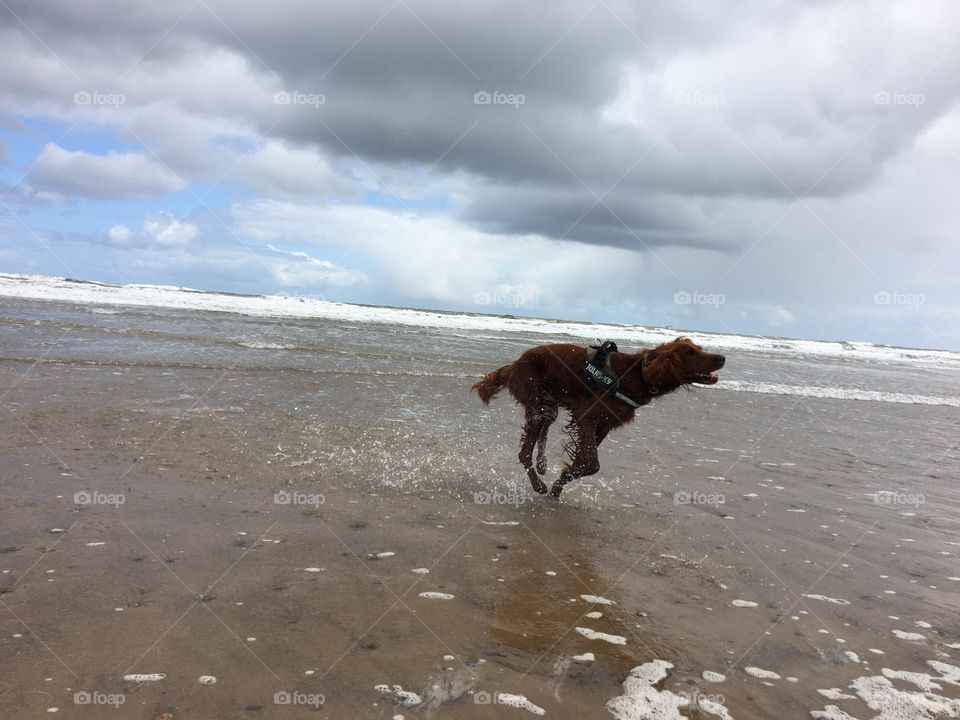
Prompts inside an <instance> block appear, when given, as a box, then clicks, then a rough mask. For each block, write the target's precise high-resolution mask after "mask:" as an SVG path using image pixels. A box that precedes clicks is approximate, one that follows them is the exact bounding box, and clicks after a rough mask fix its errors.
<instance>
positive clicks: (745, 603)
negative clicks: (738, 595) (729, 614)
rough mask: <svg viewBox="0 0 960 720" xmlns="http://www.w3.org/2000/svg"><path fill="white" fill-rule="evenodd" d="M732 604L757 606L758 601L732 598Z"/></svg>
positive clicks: (744, 606)
mask: <svg viewBox="0 0 960 720" xmlns="http://www.w3.org/2000/svg"><path fill="white" fill-rule="evenodd" d="M730 604H731V605H733V606H734V607H738V608H755V607H757V603H755V602H754V601H753V600H731V601H730Z"/></svg>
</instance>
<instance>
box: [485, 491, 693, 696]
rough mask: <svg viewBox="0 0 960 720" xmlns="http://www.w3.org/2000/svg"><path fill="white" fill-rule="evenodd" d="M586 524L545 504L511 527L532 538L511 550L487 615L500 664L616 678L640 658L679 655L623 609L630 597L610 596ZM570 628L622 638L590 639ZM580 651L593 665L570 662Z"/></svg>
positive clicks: (557, 677) (575, 512) (613, 587)
mask: <svg viewBox="0 0 960 720" xmlns="http://www.w3.org/2000/svg"><path fill="white" fill-rule="evenodd" d="M585 530H586V527H585V519H584V513H583V512H582V510H580V509H578V508H575V507H572V506H564V505H560V504H556V505H555V506H553V507H548V508H546V511H545V512H543V513H542V514H539V515H538V516H537V518H536V524H535V525H533V524H531V523H530V522H522V523H521V525H520V527H519V528H518V530H517V532H518V533H519V532H522V533H526V534H527V535H529V536H531V538H532V539H533V540H534V542H533V543H532V544H530V545H525V547H524V549H523V550H522V551H518V552H515V553H511V556H510V557H511V566H512V567H511V577H510V578H508V579H507V580H506V581H505V582H504V583H502V585H501V586H502V588H503V592H502V593H501V594H500V596H499V598H498V599H497V600H496V601H495V603H494V607H493V611H492V613H491V614H490V617H489V621H488V632H489V634H490V637H491V638H492V639H494V640H495V641H496V642H497V643H498V644H499V645H500V646H501V650H500V652H501V657H499V658H498V659H497V660H498V662H500V663H501V664H503V665H506V666H507V667H510V668H511V669H513V670H516V671H518V672H520V673H523V674H532V675H541V676H550V677H552V678H554V681H555V682H560V681H562V679H563V677H564V676H565V675H566V674H567V673H568V672H570V673H574V674H576V675H582V674H585V673H589V672H594V671H596V670H602V671H604V672H608V673H614V674H617V675H618V676H620V677H622V676H623V675H625V674H626V673H627V672H629V670H630V669H631V668H633V667H635V666H636V665H638V664H640V663H643V662H648V661H649V660H652V659H655V658H664V659H670V660H675V659H676V657H677V656H678V655H679V654H680V651H679V650H678V648H676V647H672V646H670V645H669V644H668V643H666V642H665V641H664V639H663V637H661V635H660V634H659V633H658V632H657V629H656V627H655V626H654V624H653V623H652V622H650V621H649V620H647V619H646V618H644V617H642V616H639V615H637V614H636V613H635V612H634V611H633V610H631V609H630V607H631V606H632V605H634V604H636V600H637V598H631V602H629V603H627V605H625V604H624V602H621V601H620V600H618V599H617V596H618V591H617V584H616V583H617V580H618V578H617V577H616V576H611V575H610V573H604V572H601V571H600V570H598V568H597V566H596V565H595V563H594V562H593V558H594V557H595V556H596V549H595V548H591V547H589V546H588V545H587V543H588V542H589V537H590V535H589V533H585V532H584V531H585ZM548 548H549V549H548ZM582 596H586V598H584V597H582ZM594 596H595V597H596V599H594ZM603 599H608V600H610V601H612V603H611V604H606V603H603V602H602V600H603ZM591 600H593V602H591ZM597 613H600V617H596V614H597ZM588 615H589V616H588ZM577 628H581V629H588V630H593V631H596V632H597V633H603V634H605V635H608V636H612V637H617V636H620V637H623V638H625V639H626V640H627V642H625V643H624V644H615V643H613V642H609V641H607V640H604V639H589V638H588V637H585V636H584V635H583V634H581V633H580V632H578V631H577ZM585 653H593V655H594V656H595V657H596V660H595V663H593V665H594V667H593V668H592V669H590V668H589V667H587V666H586V665H585V664H583V663H574V664H571V663H572V660H571V658H573V656H580V655H583V654H585ZM576 668H580V669H579V670H577V669H576Z"/></svg>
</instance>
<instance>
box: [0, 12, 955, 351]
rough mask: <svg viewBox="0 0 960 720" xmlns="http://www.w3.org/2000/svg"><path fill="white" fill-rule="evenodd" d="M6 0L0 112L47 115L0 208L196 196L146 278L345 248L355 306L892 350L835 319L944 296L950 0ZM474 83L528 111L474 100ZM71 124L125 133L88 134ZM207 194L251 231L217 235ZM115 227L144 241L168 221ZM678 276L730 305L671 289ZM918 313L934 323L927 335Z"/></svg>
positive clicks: (945, 299)
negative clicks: (851, 340) (480, 300)
mask: <svg viewBox="0 0 960 720" xmlns="http://www.w3.org/2000/svg"><path fill="white" fill-rule="evenodd" d="M9 6H10V9H11V10H12V11H13V12H14V13H16V14H17V16H19V17H20V18H21V19H22V21H23V23H25V25H26V26H28V27H30V28H31V29H33V30H34V31H35V32H36V36H34V35H32V34H31V33H30V32H27V31H26V30H25V29H24V26H21V25H9V24H8V25H7V26H5V27H4V28H3V29H0V60H2V62H0V110H5V111H7V112H8V113H10V116H11V117H13V116H16V115H22V116H25V117H27V116H28V117H31V118H42V119H44V120H50V119H52V120H54V121H57V122H59V123H61V124H62V128H63V129H64V130H67V129H69V131H68V133H67V137H66V138H65V139H63V140H57V144H47V145H46V146H45V147H43V149H42V151H40V153H39V157H38V158H37V159H38V167H37V168H35V170H34V171H33V172H32V173H31V174H30V175H29V177H28V180H29V182H28V183H27V184H26V185H23V186H19V187H18V188H17V190H16V193H14V192H11V194H10V196H9V198H8V199H16V200H17V202H18V203H20V204H21V205H22V206H24V207H26V206H27V205H34V206H38V205H42V204H44V203H45V204H47V205H51V204H52V203H53V202H55V201H59V202H63V201H69V199H71V198H83V197H93V198H97V199H124V198H145V197H156V196H157V195H162V194H164V193H171V192H183V191H184V190H185V189H186V187H187V183H190V184H194V183H196V184H201V185H202V184H204V183H206V184H207V185H209V186H212V188H213V189H215V190H216V192H212V191H211V192H210V193H209V194H207V195H205V196H204V201H203V203H202V204H209V205H211V206H212V207H213V210H209V211H207V210H204V209H203V208H202V207H201V208H200V212H198V213H196V214H194V215H193V216H191V217H189V218H184V219H183V220H182V222H184V223H189V224H192V225H193V226H195V227H196V228H199V229H200V231H201V232H202V236H203V239H204V243H203V247H199V246H200V245H201V244H200V243H197V242H195V241H194V240H193V236H191V237H190V238H188V239H187V240H182V238H184V237H186V235H185V234H184V233H187V234H189V231H187V230H185V229H182V228H181V229H179V230H177V229H168V233H169V234H168V235H166V236H163V237H164V238H166V239H165V240H164V241H163V242H158V245H157V248H156V249H157V250H159V251H161V252H157V253H154V252H153V251H151V253H150V257H151V262H152V263H154V267H155V268H157V272H158V273H159V272H164V273H168V272H173V270H171V268H173V267H175V266H176V267H177V268H179V270H178V271H179V272H183V273H190V272H193V271H192V270H191V269H190V267H191V266H190V265H189V261H190V258H193V260H194V261H195V260H196V258H197V257H198V256H199V255H200V254H201V253H205V254H204V255H203V257H204V258H205V260H204V262H207V261H210V262H213V260H212V258H213V257H217V258H218V261H219V262H222V263H224V265H223V267H222V268H220V271H219V274H218V275H217V277H220V278H221V279H223V278H227V277H228V273H229V272H236V273H243V272H252V273H253V276H254V277H252V278H250V279H249V280H247V279H242V280H241V279H235V280H234V281H232V282H235V283H237V284H243V285H244V286H245V287H246V286H247V285H246V284H247V283H249V285H250V286H251V287H254V286H256V284H257V282H262V283H264V284H265V285H267V284H269V286H270V287H274V286H275V283H277V282H278V278H279V279H285V280H286V281H294V280H295V276H294V275H293V273H295V272H298V273H301V277H302V278H304V282H305V283H306V284H303V285H301V287H305V288H307V287H310V285H309V283H310V282H312V281H315V282H317V283H318V287H319V286H320V285H322V284H323V283H324V282H325V281H324V279H323V276H322V273H323V272H327V273H333V275H331V277H334V278H336V277H338V276H337V273H338V272H339V270H340V269H346V268H347V267H348V266H349V267H350V268H354V267H357V268H360V269H357V270H356V272H359V273H362V274H363V276H364V277H365V278H366V279H367V280H368V282H367V283H366V284H364V283H361V282H356V283H353V284H348V285H342V286H340V288H341V289H342V291H343V292H344V293H345V294H348V293H356V294H353V295H349V297H353V298H361V297H362V298H363V299H364V300H367V301H373V302H376V301H378V300H385V299H389V300H390V301H391V302H399V303H403V304H417V303H420V304H433V305H437V306H445V307H446V306H453V305H456V304H463V303H466V306H467V307H472V304H471V303H472V300H471V298H473V296H474V294H476V293H481V294H483V293H485V294H486V295H488V296H490V297H491V298H492V297H495V296H497V295H500V296H503V297H507V296H511V297H513V298H514V299H518V298H521V297H522V298H523V301H524V302H523V303H522V307H521V309H522V310H523V311H529V312H539V313H546V314H551V315H561V316H562V315H574V316H576V315H578V314H581V315H591V316H594V317H596V316H598V315H603V316H605V317H608V318H611V319H614V318H616V319H636V320H638V321H642V322H649V323H652V324H656V323H660V322H676V323H680V322H683V323H685V324H686V325H687V327H690V325H691V324H695V323H701V324H708V325H711V327H715V329H722V330H728V331H730V330H735V329H738V328H745V327H749V328H751V329H754V330H757V331H765V330H766V329H768V328H769V326H770V323H780V325H779V327H783V328H789V330H790V332H792V333H806V334H820V333H827V334H830V335H842V334H850V333H861V332H869V333H871V336H872V337H881V336H882V337H883V339H885V340H888V341H889V340H891V339H895V338H891V337H890V336H889V335H888V332H889V333H896V334H898V336H899V335H902V334H904V333H907V334H910V332H911V330H910V327H909V324H908V323H903V324H899V325H896V326H894V325H892V324H891V325H889V326H887V325H885V324H884V323H882V322H877V323H871V326H869V327H867V328H862V327H861V326H860V325H858V323H857V322H854V321H853V320H852V318H855V317H856V318H859V317H861V311H864V303H866V304H868V305H869V303H870V300H869V299H870V298H871V297H872V296H873V293H875V292H877V291H880V290H889V289H896V288H902V289H903V290H904V291H908V292H910V291H917V292H919V291H924V292H926V293H927V294H928V295H929V297H930V304H929V305H928V306H927V307H928V308H929V307H933V306H934V305H936V306H938V307H948V306H957V305H960V294H958V290H957V288H956V283H955V276H956V272H955V268H956V262H957V252H958V251H957V248H956V246H955V243H956V239H955V237H956V233H955V228H956V227H957V223H958V222H960V215H958V210H957V209H956V207H957V205H956V202H955V198H954V196H955V194H956V192H955V188H956V187H957V186H958V183H960V171H958V167H960V165H958V164H957V162H956V160H955V158H956V157H958V156H960V133H958V130H957V129H958V127H960V106H958V98H960V75H958V74H957V73H956V72H953V68H954V67H955V66H956V61H957V58H958V55H960V47H958V46H956V44H955V41H956V38H955V33H954V32H953V28H955V27H956V26H957V24H958V22H960V7H958V6H957V5H956V4H955V3H951V2H949V0H931V1H930V2H928V3H924V4H922V6H920V5H917V4H916V3H911V2H909V1H908V0H894V1H893V2H890V3H887V4H885V5H884V6H883V7H882V8H879V9H878V7H877V6H876V4H875V3H872V2H869V0H850V2H844V3H838V2H825V1H824V2H815V3H795V2H788V1H787V0H783V1H779V0H778V1H775V2H772V3H771V2H768V1H766V0H735V1H734V4H733V5H724V6H723V7H720V6H717V7H716V8H714V7H705V6H704V5H703V4H702V3H699V2H695V0H678V1H677V2H673V3H654V4H649V3H646V4H638V3H633V2H627V0H605V1H604V2H602V3H596V4H593V5H591V4H589V3H587V4H584V3H583V2H580V1H579V0H558V2H556V3H554V4H553V5H552V6H551V12H550V13H544V12H542V10H541V9H539V8H536V7H534V6H530V7H527V6H524V5H517V4H515V3H507V2H504V1H503V0H494V1H493V2H480V0H466V2H463V3H460V4H459V5H458V6H457V11H456V12H452V11H450V8H449V4H446V3H442V2H439V0H418V2H416V3H403V2H401V3H392V2H391V1H390V0H375V2H374V3H372V4H371V3H351V2H346V0H342V1H338V0H334V1H332V2H329V3H325V4H324V6H323V9H322V11H321V10H314V11H305V10H304V9H303V6H302V4H300V3H296V2H293V0H278V2H275V3H272V4H271V5H270V6H269V7H266V6H263V5H262V4H258V3H255V2H253V0H231V1H230V2H227V0H206V1H205V2H204V3H200V4H198V5H195V6H193V7H190V8H188V7H186V6H184V7H179V8H178V7H173V6H170V5H163V4H154V5H150V6H144V7H138V8H137V9H136V10H135V11H121V10H120V5H118V4H117V3H116V2H113V1H112V0H109V1H108V2H104V3H99V4H96V5H95V6H91V7H90V8H87V9H85V11H84V12H83V13H81V14H78V13H77V12H76V9H75V7H74V4H73V3H71V2H69V0H49V1H48V2H45V3H33V2H29V0H9ZM39 38H42V43H41V41H40V39H39ZM50 49H53V50H54V51H55V52H56V56H54V55H52V54H51V52H50ZM74 73H76V74H74ZM481 90H485V91H491V92H500V93H505V94H511V93H513V94H521V95H522V96H523V102H522V103H519V102H517V103H513V104H499V103H495V102H491V103H487V104H475V102H474V96H475V93H477V92H478V91H481ZM78 92H86V93H91V95H90V98H91V102H88V103H82V104H78V103H77V102H76V101H75V95H76V93H78ZM96 92H100V93H103V94H104V95H105V96H110V95H111V94H113V95H121V96H122V97H123V99H124V101H123V102H122V103H113V104H110V103H107V102H104V103H98V102H94V99H95V98H96V97H99V96H98V95H96V94H95V93H96ZM278 93H285V95H281V96H280V97H281V98H285V99H286V100H287V101H285V102H277V101H276V99H277V97H278ZM320 95H322V96H323V102H319V100H318V98H319V96H320ZM311 97H313V98H314V100H315V101H310V98H311ZM298 98H305V99H304V100H303V101H301V100H300V99H298ZM75 122H76V123H77V125H76V126H73V123H75ZM28 124H30V123H28ZM32 127H33V126H32V124H31V128H32ZM91 129H92V130H94V131H96V132H97V133H102V134H103V135H110V134H112V135H114V136H115V139H116V145H117V147H120V148H123V150H115V151H113V152H108V151H107V150H105V149H104V144H103V143H100V142H99V137H100V135H97V136H96V137H98V141H97V142H96V144H95V145H94V143H92V142H91V146H87V145H84V144H83V142H84V138H86V137H88V136H87V134H86V131H87V130H91ZM30 132H32V133H36V130H35V129H31V130H30ZM44 133H46V134H48V135H49V134H51V133H49V132H47V131H42V132H41V134H44ZM22 135H23V137H26V135H27V134H26V133H22ZM34 142H35V141H34ZM61 143H62V145H63V146H66V147H70V148H74V149H73V150H66V149H64V147H63V146H61ZM131 143H134V145H133V146H134V147H136V148H141V147H143V148H147V149H143V150H140V149H138V150H136V151H135V152H134V151H131V150H130V149H129V148H130V147H131ZM78 148H82V149H78ZM95 153H96V154H95ZM10 154H11V155H15V154H14V153H12V152H11V153H10ZM180 178H182V180H180ZM0 192H2V188H0ZM188 199H189V200H191V201H192V198H188ZM77 205H82V203H77ZM364 205H377V206H378V207H364ZM223 208H229V209H228V210H224V209H223ZM166 209H169V208H166ZM50 212H51V213H52V212H53V210H51V211H50ZM203 212H210V213H213V212H216V213H217V214H218V215H223V216H224V217H223V219H224V220H225V221H226V222H227V223H228V224H229V226H230V230H232V231H234V232H242V233H246V234H244V235H242V237H243V238H244V240H245V241H246V240H249V241H251V247H252V248H253V249H249V248H242V247H238V246H236V243H234V244H233V246H230V245H228V243H227V241H228V240H229V238H227V237H226V236H222V237H220V238H219V240H216V238H217V234H216V233H215V232H214V231H213V230H212V229H211V228H210V227H208V226H207V224H205V223H204V221H203V218H202V217H201V215H202V213H203ZM38 214H41V213H40V212H37V213H35V215H38ZM227 215H229V217H227ZM123 216H124V215H121V214H117V215H112V216H110V217H111V219H110V220H104V221H103V222H101V224H100V225H97V227H103V228H104V230H103V231H101V232H100V234H99V236H98V237H97V241H98V242H101V243H102V242H111V239H110V234H109V232H108V231H106V227H108V226H109V224H110V223H111V222H113V221H114V220H113V219H112V218H115V217H123ZM212 224H213V225H216V224H217V223H212ZM117 232H118V233H119V235H116V234H115V235H116V237H115V239H114V242H116V243H126V245H125V247H131V246H136V247H141V248H142V247H146V246H147V245H149V243H151V242H154V241H157V240H158V238H159V237H161V236H162V232H163V231H158V232H157V233H156V234H154V235H151V234H150V233H149V231H148V230H147V228H146V226H144V227H141V228H139V229H131V230H129V233H130V234H129V236H124V235H123V231H120V230H118V231H117ZM217 232H218V233H220V234H221V235H222V233H223V228H222V227H221V228H219V230H218V231H217ZM211 242H219V243H220V244H218V245H217V246H216V248H212V247H211V246H210V245H209V243H211ZM267 242H269V243H271V244H273V245H274V247H277V248H286V249H288V250H289V251H292V252H306V253H307V254H308V255H309V257H310V258H313V259H316V258H320V257H323V258H326V260H320V261H319V262H329V263H330V264H331V267H329V268H326V267H321V266H318V265H315V264H313V263H311V262H309V261H308V260H307V258H302V257H292V256H278V255H277V254H276V253H274V252H273V251H271V250H269V249H264V248H263V247H262V245H263V243H267ZM178 243H180V244H179V245H178ZM163 251H166V252H165V254H164V252H163ZM118 252H123V251H122V249H118ZM241 253H246V254H247V255H245V256H243V257H245V258H246V259H240V258H241ZM247 256H249V257H247ZM251 258H252V259H251ZM175 261H176V262H177V263H179V264H178V265H175V264H174V263H175ZM355 261H356V262H355ZM278 263H286V264H287V265H288V266H289V268H287V269H285V270H283V271H282V272H281V274H280V275H277V274H276V273H275V272H274V268H276V267H277V266H278ZM203 267H204V268H205V271H206V272H207V275H205V277H213V274H212V272H213V271H212V270H211V269H210V266H208V265H204V266H203ZM161 268H164V269H161ZM251 268H254V269H253V270H251ZM264 268H269V269H268V270H264ZM284 273H286V274H284ZM309 273H315V274H314V275H309ZM308 277H309V278H312V280H306V278H308ZM348 277H349V275H348ZM225 281H226V280H225ZM692 288H697V289H699V291H701V292H704V293H708V294H709V293H722V294H724V295H725V296H726V297H727V300H728V302H727V304H726V305H724V307H723V308H721V309H720V310H715V309H709V308H707V307H699V306H698V307H690V308H686V309H681V308H677V307H676V306H674V305H673V304H672V302H671V298H672V297H673V294H674V293H676V292H678V291H680V290H683V289H692ZM362 293H369V294H368V295H361V294H362ZM770 308H780V309H782V310H783V311H784V312H785V313H787V314H789V315H790V316H791V317H790V318H788V317H787V315H785V314H783V313H780V312H777V311H774V310H769V309H770ZM867 309H869V308H867ZM882 312H886V310H884V311H882ZM891 312H892V311H891ZM940 317H941V316H936V317H935V316H933V315H930V316H929V317H928V320H927V322H929V323H932V324H933V325H934V326H935V327H936V328H938V329H940V330H942V331H943V332H947V331H949V328H947V324H946V321H945V320H942V319H938V318H940ZM942 317H946V315H943V316H942ZM724 323H726V324H730V325H731V326H728V327H724V326H723V324H724ZM888 327H889V328H895V329H889V330H888ZM904 328H906V330H905V329H904ZM910 336H911V337H916V335H910Z"/></svg>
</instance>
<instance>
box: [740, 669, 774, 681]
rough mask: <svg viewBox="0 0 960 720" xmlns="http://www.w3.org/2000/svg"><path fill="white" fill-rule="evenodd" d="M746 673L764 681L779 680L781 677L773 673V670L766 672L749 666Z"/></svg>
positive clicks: (745, 670)
mask: <svg viewBox="0 0 960 720" xmlns="http://www.w3.org/2000/svg"><path fill="white" fill-rule="evenodd" d="M743 670H744V672H746V673H747V674H748V675H753V677H755V678H761V679H763V680H779V679H780V676H779V675H778V674H777V673H775V672H773V671H772V670H764V669H763V668H758V667H753V666H748V667H745V668H744V669H743Z"/></svg>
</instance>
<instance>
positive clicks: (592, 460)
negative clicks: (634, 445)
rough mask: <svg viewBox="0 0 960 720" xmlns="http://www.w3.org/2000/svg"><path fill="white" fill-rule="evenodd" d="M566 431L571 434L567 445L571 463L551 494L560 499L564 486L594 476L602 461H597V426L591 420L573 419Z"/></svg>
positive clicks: (561, 473) (557, 480)
mask: <svg viewBox="0 0 960 720" xmlns="http://www.w3.org/2000/svg"><path fill="white" fill-rule="evenodd" d="M565 429H566V430H567V432H569V433H570V443H569V444H568V445H567V453H568V454H569V455H570V462H569V463H568V464H566V465H564V466H563V470H562V471H561V472H560V476H559V477H558V478H557V479H556V481H555V482H554V483H553V487H552V488H550V494H551V495H553V497H560V493H561V492H563V486H564V485H566V484H567V483H569V482H570V481H571V480H576V479H577V478H581V477H585V476H587V475H593V474H594V473H595V472H597V471H598V470H599V469H600V461H599V460H598V459H597V427H596V425H595V424H594V423H593V422H592V421H590V420H582V421H577V420H575V419H571V420H570V423H569V424H568V425H567V427H566V428H565ZM603 435H606V433H603Z"/></svg>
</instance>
